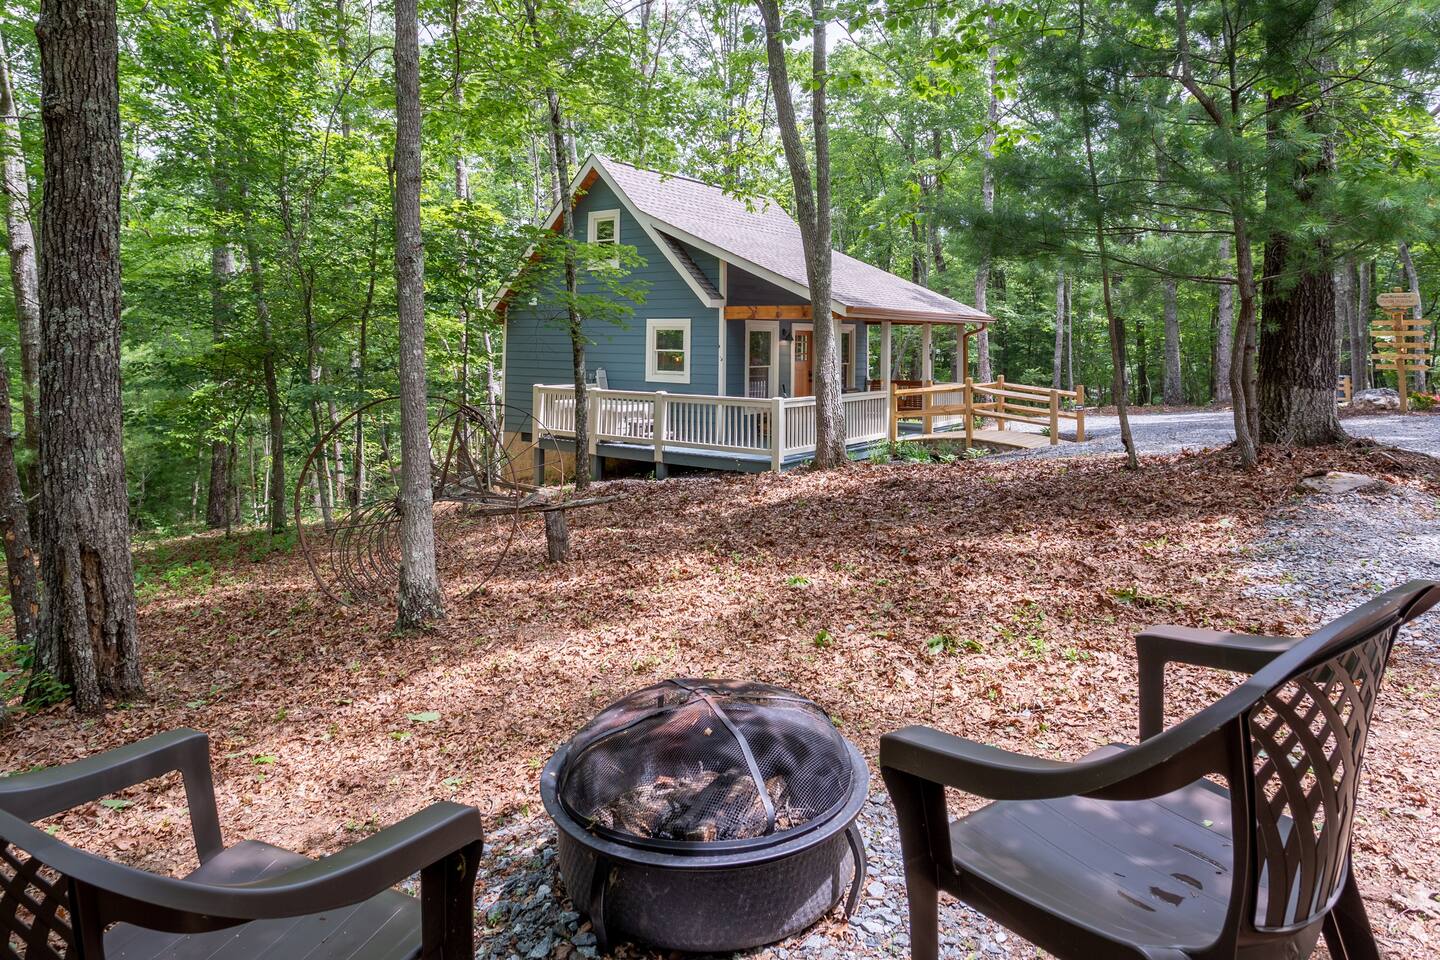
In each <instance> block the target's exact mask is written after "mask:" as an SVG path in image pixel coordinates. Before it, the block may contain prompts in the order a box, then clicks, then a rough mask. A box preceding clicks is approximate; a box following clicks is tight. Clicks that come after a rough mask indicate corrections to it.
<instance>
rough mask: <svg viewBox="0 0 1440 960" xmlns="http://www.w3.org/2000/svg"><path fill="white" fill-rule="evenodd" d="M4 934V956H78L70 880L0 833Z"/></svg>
mask: <svg viewBox="0 0 1440 960" xmlns="http://www.w3.org/2000/svg"><path fill="white" fill-rule="evenodd" d="M0 936H3V937H4V938H5V939H4V941H3V943H4V947H5V949H3V950H0V957H3V958H4V960H78V958H79V957H80V956H81V952H80V949H79V947H78V945H77V937H76V935H75V929H74V926H73V924H72V921H71V911H70V881H69V879H68V878H67V877H65V876H63V875H62V874H60V873H57V872H56V871H55V870H53V869H51V868H50V867H47V866H46V865H45V864H43V863H41V862H40V861H39V860H37V859H35V858H34V857H32V856H30V855H29V854H27V853H25V852H24V851H22V850H21V849H20V848H19V847H16V846H15V845H14V844H12V843H10V842H9V841H7V840H5V839H4V838H0Z"/></svg>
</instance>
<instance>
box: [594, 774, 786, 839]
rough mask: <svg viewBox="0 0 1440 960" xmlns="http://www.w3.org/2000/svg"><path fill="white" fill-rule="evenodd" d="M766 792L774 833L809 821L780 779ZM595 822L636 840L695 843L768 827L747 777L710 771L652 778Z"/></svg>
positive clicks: (745, 834) (599, 813) (749, 834)
mask: <svg viewBox="0 0 1440 960" xmlns="http://www.w3.org/2000/svg"><path fill="white" fill-rule="evenodd" d="M765 791H766V793H768V794H769V795H770V802H771V803H772V804H773V805H774V807H775V829H776V830H788V829H790V828H792V827H797V826H799V825H800V824H802V823H806V822H807V821H809V820H810V819H811V817H812V816H813V814H812V813H811V811H809V810H806V809H804V808H802V807H799V806H794V805H792V803H791V797H790V794H789V790H788V783H787V781H786V779H785V778H784V777H781V776H774V777H770V778H769V779H768V780H766V781H765ZM595 822H596V823H597V824H599V825H601V826H604V827H608V828H610V829H612V830H615V831H617V832H620V833H626V834H629V835H631V836H635V837H645V838H651V839H660V840H690V841H698V842H711V841H715V840H745V839H750V838H752V837H760V836H764V835H765V832H766V828H767V827H768V825H769V824H768V819H767V817H766V815H765V805H764V803H763V802H762V801H761V800H760V795H759V793H757V792H756V790H755V782H754V781H753V780H752V779H751V778H750V777H749V776H748V775H747V774H744V773H731V774H725V775H723V776H722V775H719V774H716V773H714V772H712V771H700V772H699V773H696V774H694V775H692V776H686V777H665V776H662V777H657V778H656V779H655V780H653V781H651V782H650V783H646V784H641V785H640V786H637V787H635V788H633V789H631V790H628V791H626V792H625V793H622V794H620V795H618V796H617V797H615V799H613V800H611V801H610V802H609V803H607V804H605V805H604V806H603V807H601V808H600V809H598V810H597V811H596V813H595Z"/></svg>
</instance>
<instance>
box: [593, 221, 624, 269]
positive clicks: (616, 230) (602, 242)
mask: <svg viewBox="0 0 1440 960" xmlns="http://www.w3.org/2000/svg"><path fill="white" fill-rule="evenodd" d="M586 239H587V240H588V242H589V243H591V244H592V245H594V246H598V247H619V245H620V211H619V210H596V211H595V212H594V213H592V214H590V231H589V236H588V237H587V238H586ZM601 262H602V263H609V265H610V266H612V267H617V266H619V265H620V256H619V254H618V253H617V254H616V255H615V256H614V257H611V258H610V259H609V260H608V261H605V260H602V261H601Z"/></svg>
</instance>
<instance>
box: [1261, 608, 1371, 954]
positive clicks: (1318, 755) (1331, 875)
mask: <svg viewBox="0 0 1440 960" xmlns="http://www.w3.org/2000/svg"><path fill="white" fill-rule="evenodd" d="M1398 631H1399V624H1397V623H1396V622H1395V621H1394V620H1393V619H1388V618H1387V619H1385V620H1384V621H1382V622H1380V623H1375V624H1373V627H1372V629H1370V631H1369V633H1368V634H1366V633H1364V632H1363V631H1362V632H1361V633H1360V636H1359V638H1358V639H1355V640H1352V641H1351V642H1348V643H1342V644H1341V648H1340V649H1339V652H1338V653H1335V654H1334V655H1332V656H1329V657H1328V659H1325V660H1324V661H1323V662H1320V663H1318V664H1316V665H1314V666H1312V667H1309V668H1308V669H1305V670H1303V672H1301V673H1299V674H1298V675H1296V676H1293V677H1291V678H1290V679H1289V680H1287V681H1285V682H1284V683H1282V684H1280V685H1279V686H1277V687H1274V688H1272V689H1271V690H1270V691H1269V692H1268V693H1266V694H1265V695H1264V696H1263V697H1262V698H1261V700H1260V701H1259V702H1258V703H1257V704H1256V705H1255V707H1254V709H1253V710H1252V711H1251V712H1250V715H1249V729H1250V742H1251V747H1252V751H1253V757H1252V765H1253V774H1254V790H1255V794H1254V810H1255V844H1256V853H1257V860H1258V863H1259V867H1260V875H1259V889H1258V890H1257V891H1256V893H1257V896H1256V901H1255V902H1256V908H1255V927H1256V929H1257V930H1260V931H1263V932H1273V933H1281V932H1286V931H1291V930H1296V929H1299V928H1301V927H1304V926H1306V925H1307V924H1309V923H1311V922H1313V921H1314V920H1316V919H1318V918H1319V917H1322V916H1324V914H1325V913H1326V912H1327V911H1328V910H1329V909H1330V907H1331V906H1332V905H1333V904H1334V903H1335V901H1336V899H1337V898H1338V897H1339V894H1340V889H1341V886H1342V885H1343V884H1344V882H1345V872H1346V870H1347V868H1348V865H1349V854H1350V828H1351V824H1352V821H1353V818H1354V813H1355V796H1356V791H1357V790H1358V788H1359V784H1360V769H1361V765H1362V763H1363V761H1364V758H1365V739H1366V734H1367V733H1368V732H1369V728H1370V719H1371V716H1372V714H1373V713H1374V710H1375V701H1376V699H1377V694H1378V692H1379V689H1380V680H1381V678H1382V677H1383V675H1384V673H1385V665H1386V663H1387V661H1388V660H1389V658H1390V647H1391V645H1392V644H1393V643H1394V641H1395V636H1396V634H1397V633H1398ZM1327 646H1331V645H1328V644H1327ZM1331 649H1335V648H1334V647H1333V646H1331ZM1321 655H1322V656H1323V655H1324V654H1321Z"/></svg>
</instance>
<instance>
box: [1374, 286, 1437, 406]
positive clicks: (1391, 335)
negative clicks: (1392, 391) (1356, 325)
mask: <svg viewBox="0 0 1440 960" xmlns="http://www.w3.org/2000/svg"><path fill="white" fill-rule="evenodd" d="M1375 301H1376V303H1378V304H1379V305H1380V309H1382V310H1384V311H1385V319H1384V320H1376V321H1375V323H1374V325H1373V329H1372V333H1373V334H1374V337H1375V352H1374V353H1373V354H1371V355H1370V356H1371V359H1373V360H1375V361H1377V363H1376V364H1375V366H1376V369H1379V370H1394V371H1395V379H1396V381H1397V383H1396V387H1397V389H1398V390H1399V391H1400V412H1401V413H1407V412H1409V410H1410V384H1409V374H1410V372H1411V371H1420V370H1424V369H1425V367H1426V366H1427V365H1428V364H1429V362H1430V346H1429V339H1428V337H1427V336H1426V333H1425V328H1426V327H1428V326H1430V321H1429V320H1419V319H1415V318H1412V317H1410V316H1409V313H1410V310H1411V308H1413V307H1418V306H1419V305H1420V297H1419V296H1418V295H1416V294H1414V293H1408V292H1405V291H1402V290H1401V289H1400V288H1399V287H1396V288H1395V289H1394V290H1393V291H1391V292H1390V293H1382V294H1380V296H1378V297H1376V298H1375Z"/></svg>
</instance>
